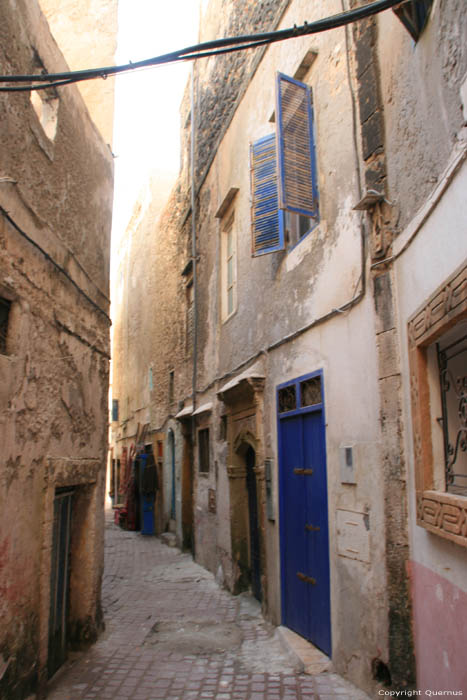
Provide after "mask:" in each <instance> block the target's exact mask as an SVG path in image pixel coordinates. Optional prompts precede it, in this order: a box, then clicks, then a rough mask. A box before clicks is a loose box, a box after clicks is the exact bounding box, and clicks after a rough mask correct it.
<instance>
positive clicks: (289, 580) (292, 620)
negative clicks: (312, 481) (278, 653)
mask: <svg viewBox="0 0 467 700" xmlns="http://www.w3.org/2000/svg"><path fill="white" fill-rule="evenodd" d="M282 451H283V455H287V459H283V460H281V465H282V467H283V469H284V474H283V479H282V483H283V485H284V493H283V497H284V502H285V503H289V504H293V509H294V511H295V510H296V511H299V512H303V511H304V509H305V508H306V494H305V491H304V490H303V489H302V488H300V483H299V478H298V477H297V476H296V475H294V471H293V470H294V468H297V467H298V465H299V464H301V463H302V461H303V455H302V425H301V423H300V421H296V420H294V419H293V418H291V419H289V420H285V421H284V423H283V432H282ZM283 533H284V540H285V541H286V542H287V557H286V559H285V571H284V575H285V580H286V584H285V585H286V589H287V594H286V596H285V598H284V613H285V616H286V618H287V620H288V624H289V626H290V628H291V629H294V630H295V631H296V632H298V633H299V634H302V635H303V636H308V634H307V633H308V629H307V619H306V617H305V616H304V615H303V609H302V604H301V603H300V601H302V599H303V596H304V591H305V590H306V587H305V584H304V583H303V581H301V580H300V579H299V578H298V577H297V572H298V571H300V566H301V553H302V551H303V549H304V547H305V544H306V543H305V530H304V528H303V525H302V523H301V522H300V519H299V518H296V517H294V512H293V511H292V512H291V513H289V514H287V513H286V515H285V518H284V520H283Z"/></svg>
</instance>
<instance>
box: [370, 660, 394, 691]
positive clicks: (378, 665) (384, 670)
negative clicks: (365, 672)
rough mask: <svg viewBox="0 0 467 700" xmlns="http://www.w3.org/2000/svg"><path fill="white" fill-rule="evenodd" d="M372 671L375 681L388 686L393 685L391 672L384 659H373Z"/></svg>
mask: <svg viewBox="0 0 467 700" xmlns="http://www.w3.org/2000/svg"><path fill="white" fill-rule="evenodd" d="M371 673H372V676H373V678H374V680H375V681H378V682H379V683H382V684H383V685H386V686H388V685H391V673H390V671H389V668H388V667H387V666H386V664H385V663H384V661H381V659H378V658H376V659H373V661H372V662H371Z"/></svg>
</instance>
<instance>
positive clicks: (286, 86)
mask: <svg viewBox="0 0 467 700" xmlns="http://www.w3.org/2000/svg"><path fill="white" fill-rule="evenodd" d="M276 115H277V134H276V137H277V155H278V169H279V178H278V180H279V182H278V198H279V208H280V209H287V210H288V211H292V212H296V213H298V214H303V215H304V216H310V217H312V218H317V217H318V188H317V179H316V159H315V148H314V141H313V109H312V102H311V90H310V88H309V87H308V85H305V84H304V83H300V82H298V80H294V79H293V78H289V77H288V76H287V75H283V74H282V73H278V74H277V83H276Z"/></svg>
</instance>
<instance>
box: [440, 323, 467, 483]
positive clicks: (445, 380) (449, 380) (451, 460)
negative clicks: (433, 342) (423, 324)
mask: <svg viewBox="0 0 467 700" xmlns="http://www.w3.org/2000/svg"><path fill="white" fill-rule="evenodd" d="M437 351H438V368H439V378H440V392H441V408H442V418H441V424H442V428H443V442H444V471H445V476H446V491H448V492H449V493H456V494H459V495H461V496H467V374H466V370H467V334H464V335H462V337H460V338H457V339H456V340H453V341H452V342H450V343H449V344H448V345H446V346H444V347H441V346H440V344H437Z"/></svg>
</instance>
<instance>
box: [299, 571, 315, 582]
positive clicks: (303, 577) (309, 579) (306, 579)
mask: <svg viewBox="0 0 467 700" xmlns="http://www.w3.org/2000/svg"><path fill="white" fill-rule="evenodd" d="M297 578H299V579H300V581H304V582H305V583H311V585H312V586H314V585H315V584H316V579H315V578H312V577H311V576H307V575H306V574H302V572H301V571H297Z"/></svg>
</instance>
